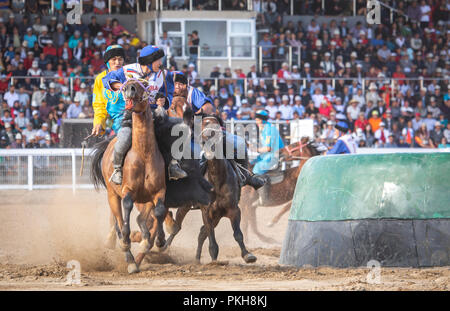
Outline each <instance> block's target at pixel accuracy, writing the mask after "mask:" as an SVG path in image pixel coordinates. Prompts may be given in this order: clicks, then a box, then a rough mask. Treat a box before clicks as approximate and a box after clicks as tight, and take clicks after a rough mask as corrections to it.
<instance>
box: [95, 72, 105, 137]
mask: <svg viewBox="0 0 450 311" xmlns="http://www.w3.org/2000/svg"><path fill="white" fill-rule="evenodd" d="M105 75H106V71H104V72H102V73H101V74H99V75H98V76H97V77H96V78H95V82H94V90H93V100H92V108H93V109H94V128H96V127H98V125H100V126H101V127H102V129H105V128H106V118H107V117H108V112H107V111H106V105H107V103H108V101H107V100H106V98H105V97H104V96H103V84H102V77H104V76H105ZM99 130H100V129H99ZM98 134H100V133H98Z"/></svg>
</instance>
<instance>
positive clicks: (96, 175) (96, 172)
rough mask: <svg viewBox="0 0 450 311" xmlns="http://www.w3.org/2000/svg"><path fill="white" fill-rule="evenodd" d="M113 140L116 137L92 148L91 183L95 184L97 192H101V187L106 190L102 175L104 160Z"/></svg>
mask: <svg viewBox="0 0 450 311" xmlns="http://www.w3.org/2000/svg"><path fill="white" fill-rule="evenodd" d="M113 138H114V136H112V137H109V138H107V139H105V140H103V141H101V142H99V143H96V144H95V145H94V147H93V148H92V162H91V182H92V183H93V184H94V187H95V190H99V189H100V187H101V186H103V187H105V188H106V182H105V179H104V178H103V173H102V158H103V154H104V153H105V151H106V148H108V145H109V143H110V142H111V140H112V139H113Z"/></svg>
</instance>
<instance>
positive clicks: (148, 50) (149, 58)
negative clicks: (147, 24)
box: [138, 45, 165, 65]
mask: <svg viewBox="0 0 450 311" xmlns="http://www.w3.org/2000/svg"><path fill="white" fill-rule="evenodd" d="M164 55H165V54H164V50H163V49H160V48H159V47H157V46H154V45H147V46H146V47H145V48H143V49H142V50H141V54H140V56H139V60H138V61H139V64H140V65H151V64H152V63H153V62H154V61H155V60H158V59H160V58H162V57H164Z"/></svg>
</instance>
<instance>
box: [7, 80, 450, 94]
mask: <svg viewBox="0 0 450 311" xmlns="http://www.w3.org/2000/svg"><path fill="white" fill-rule="evenodd" d="M19 79H30V80H33V81H34V80H38V81H37V82H35V83H34V84H35V85H36V86H39V85H40V84H42V83H44V84H47V86H48V84H49V83H50V82H55V81H57V80H61V78H57V77H30V76H12V77H11V84H15V83H16V82H17V81H18V80H19ZM64 79H65V81H67V82H66V83H65V84H64V86H67V87H68V88H69V93H70V95H71V97H72V98H73V96H74V95H75V94H74V81H75V80H76V79H80V80H81V81H82V82H85V83H87V84H88V85H91V86H93V84H94V80H95V77H91V76H86V77H67V78H64ZM196 79H198V80H201V81H202V83H203V82H205V81H211V82H212V85H214V86H215V88H216V90H217V91H218V90H219V88H220V87H222V86H223V82H224V83H225V84H226V85H228V84H230V83H234V84H235V86H240V87H242V91H243V92H244V94H247V90H248V88H249V85H250V84H249V80H255V79H256V80H264V81H265V84H266V85H268V84H270V85H273V86H274V87H276V86H278V85H279V84H280V78H278V77H277V75H276V74H272V77H270V78H261V77H259V78H255V79H254V78H247V77H246V78H237V77H236V78H211V77H207V76H197V78H196ZM342 80H344V81H346V82H348V81H353V80H358V84H359V85H360V87H361V89H362V91H363V93H362V95H365V94H366V89H368V87H369V84H370V83H371V82H374V83H378V84H379V85H380V86H381V85H382V84H385V83H386V82H387V84H388V85H389V87H390V89H391V94H392V95H393V94H394V92H395V87H396V86H397V85H398V81H405V82H406V83H409V84H415V83H418V85H419V86H420V88H423V87H426V86H427V85H428V84H429V83H430V82H432V81H443V80H445V81H447V80H448V79H446V78H438V77H435V78H428V77H426V78H424V77H421V78H390V77H382V78H381V77H380V78H359V77H334V78H326V77H324V78H317V77H311V78H306V77H301V78H299V79H294V78H293V79H292V81H293V83H295V84H297V86H299V87H301V88H308V87H309V86H310V84H311V83H312V82H314V81H321V82H327V81H330V82H331V83H330V84H331V86H332V87H335V86H336V83H337V81H342ZM59 85H60V86H61V85H63V84H59ZM346 85H348V84H346ZM256 86H257V85H254V87H256ZM267 95H272V93H267Z"/></svg>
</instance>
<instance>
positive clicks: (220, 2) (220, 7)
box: [219, 0, 222, 11]
mask: <svg viewBox="0 0 450 311" xmlns="http://www.w3.org/2000/svg"><path fill="white" fill-rule="evenodd" d="M219 11H222V0H219Z"/></svg>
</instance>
